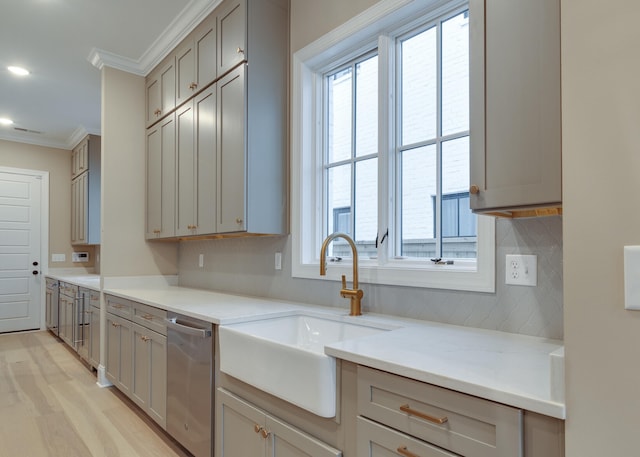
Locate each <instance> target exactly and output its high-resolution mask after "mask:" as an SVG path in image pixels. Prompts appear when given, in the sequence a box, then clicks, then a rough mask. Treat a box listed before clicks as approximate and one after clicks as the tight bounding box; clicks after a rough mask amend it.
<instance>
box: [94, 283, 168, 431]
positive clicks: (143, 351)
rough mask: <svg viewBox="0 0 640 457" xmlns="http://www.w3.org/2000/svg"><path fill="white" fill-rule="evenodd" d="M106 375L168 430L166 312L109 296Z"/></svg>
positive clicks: (107, 299) (106, 299)
mask: <svg viewBox="0 0 640 457" xmlns="http://www.w3.org/2000/svg"><path fill="white" fill-rule="evenodd" d="M105 303H106V308H107V313H106V316H107V322H106V329H107V330H106V332H107V334H106V349H107V351H106V359H107V360H106V376H107V379H108V380H109V381H111V382H112V383H113V385H115V386H116V387H117V388H118V389H119V390H120V391H122V392H123V393H124V394H126V395H127V396H128V397H129V398H131V399H132V400H133V401H134V402H135V403H136V404H137V405H138V406H139V407H140V408H141V409H142V410H143V411H144V412H145V413H147V414H148V415H149V417H151V418H152V419H153V420H154V421H156V422H157V423H158V424H159V425H160V426H161V427H162V428H166V411H167V406H166V397H167V336H166V334H167V327H166V323H165V318H166V316H167V313H166V311H164V310H161V309H157V308H154V307H151V306H147V305H144V304H142V303H136V302H133V301H130V300H126V299H122V298H119V297H114V296H112V295H105Z"/></svg>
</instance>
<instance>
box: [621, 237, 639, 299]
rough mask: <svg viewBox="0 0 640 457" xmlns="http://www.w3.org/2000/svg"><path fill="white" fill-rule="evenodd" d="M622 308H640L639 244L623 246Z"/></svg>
mask: <svg viewBox="0 0 640 457" xmlns="http://www.w3.org/2000/svg"><path fill="white" fill-rule="evenodd" d="M624 308H625V309H635V310H640V246H625V247H624Z"/></svg>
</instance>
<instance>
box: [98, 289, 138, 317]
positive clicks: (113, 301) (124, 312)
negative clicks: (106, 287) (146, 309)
mask: <svg viewBox="0 0 640 457" xmlns="http://www.w3.org/2000/svg"><path fill="white" fill-rule="evenodd" d="M105 301H106V303H107V312H108V313H112V314H115V315H116V316H121V317H124V318H125V319H129V320H131V319H132V317H133V302H131V301H129V300H127V299H125V298H120V297H114V296H113V295H106V296H105Z"/></svg>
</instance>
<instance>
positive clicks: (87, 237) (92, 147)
mask: <svg viewBox="0 0 640 457" xmlns="http://www.w3.org/2000/svg"><path fill="white" fill-rule="evenodd" d="M100 150H101V145H100V137H99V136H94V135H88V136H87V137H86V138H85V139H83V140H82V141H81V142H80V143H79V144H78V146H76V147H75V148H74V149H73V151H72V153H71V176H72V180H71V244H74V245H78V244H100V205H101V203H100V192H101V191H100V180H101V164H100Z"/></svg>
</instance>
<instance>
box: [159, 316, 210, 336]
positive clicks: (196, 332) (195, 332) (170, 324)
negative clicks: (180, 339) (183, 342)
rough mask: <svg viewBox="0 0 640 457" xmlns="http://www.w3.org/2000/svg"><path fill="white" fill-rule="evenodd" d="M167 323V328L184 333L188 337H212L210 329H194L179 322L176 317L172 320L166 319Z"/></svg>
mask: <svg viewBox="0 0 640 457" xmlns="http://www.w3.org/2000/svg"><path fill="white" fill-rule="evenodd" d="M165 322H166V323H167V328H171V329H173V330H175V331H176V332H179V333H184V334H186V335H191V336H199V337H201V338H209V337H211V330H210V329H206V328H198V327H192V326H190V325H185V324H181V323H179V322H178V319H177V318H175V317H172V318H171V319H165Z"/></svg>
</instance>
